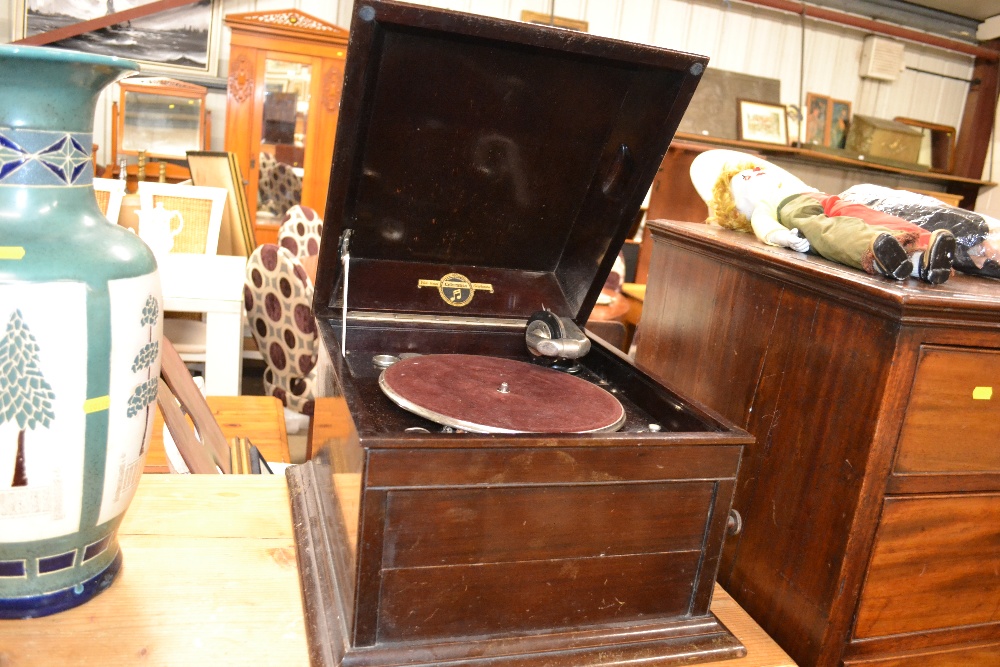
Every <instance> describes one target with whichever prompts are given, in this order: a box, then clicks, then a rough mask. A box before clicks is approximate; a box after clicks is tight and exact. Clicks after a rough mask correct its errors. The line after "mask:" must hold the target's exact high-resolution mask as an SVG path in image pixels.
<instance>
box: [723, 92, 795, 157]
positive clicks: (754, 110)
mask: <svg viewBox="0 0 1000 667" xmlns="http://www.w3.org/2000/svg"><path fill="white" fill-rule="evenodd" d="M737 106H738V107H739V112H740V114H739V123H738V124H737V128H736V129H737V131H738V137H739V139H740V140H741V141H759V142H762V143H765V144H781V145H783V146H787V145H788V117H787V116H786V115H785V114H786V111H785V107H784V106H782V105H780V104H769V103H767V102H755V101H753V100H737Z"/></svg>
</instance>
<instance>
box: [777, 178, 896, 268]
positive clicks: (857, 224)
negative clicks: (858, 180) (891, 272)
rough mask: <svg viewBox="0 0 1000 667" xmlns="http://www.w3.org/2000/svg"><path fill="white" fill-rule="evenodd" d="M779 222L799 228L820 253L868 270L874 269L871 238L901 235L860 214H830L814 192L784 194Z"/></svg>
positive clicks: (779, 209)
mask: <svg viewBox="0 0 1000 667" xmlns="http://www.w3.org/2000/svg"><path fill="white" fill-rule="evenodd" d="M820 196H822V195H820ZM778 222H780V223H781V224H782V225H783V226H785V227H787V228H788V229H798V230H799V232H800V233H801V234H802V236H804V237H805V238H806V239H808V241H809V244H810V245H811V246H812V250H813V251H814V252H816V253H817V254H819V255H821V256H823V257H825V258H827V259H829V260H831V261H834V262H838V263H840V264H845V265H847V266H852V267H854V268H856V269H862V270H863V271H867V272H868V273H875V270H874V267H873V266H872V253H871V247H872V241H874V240H875V239H876V238H877V237H878V236H879V235H880V234H885V233H889V234H892V235H893V236H898V234H897V232H896V231H895V230H892V229H889V228H888V227H883V226H880V225H870V224H868V223H866V222H865V221H864V220H861V219H860V218H854V217H849V216H833V217H830V216H827V215H826V214H825V213H824V212H823V205H822V203H820V201H819V200H818V199H817V196H816V194H813V193H802V194H798V195H792V196H791V197H787V198H785V199H784V200H783V201H782V202H781V203H780V204H778Z"/></svg>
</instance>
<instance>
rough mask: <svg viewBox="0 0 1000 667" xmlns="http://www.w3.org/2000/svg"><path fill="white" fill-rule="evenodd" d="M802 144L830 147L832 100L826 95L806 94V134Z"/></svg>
mask: <svg viewBox="0 0 1000 667" xmlns="http://www.w3.org/2000/svg"><path fill="white" fill-rule="evenodd" d="M844 136H845V137H846V136H847V135H846V133H845V135H844ZM802 142H803V143H805V144H813V145H814V146H829V145H830V98H829V97H827V96H826V95H817V94H816V93H807V94H806V134H805V136H804V137H803V138H802Z"/></svg>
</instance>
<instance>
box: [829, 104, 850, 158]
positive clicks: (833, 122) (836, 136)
mask: <svg viewBox="0 0 1000 667" xmlns="http://www.w3.org/2000/svg"><path fill="white" fill-rule="evenodd" d="M827 116H829V118H830V131H829V134H828V136H829V137H830V143H829V144H828V145H829V146H830V148H843V147H844V144H845V143H846V142H847V130H848V128H850V126H851V103H850V102H847V101H845V100H830V112H829V113H828V114H827Z"/></svg>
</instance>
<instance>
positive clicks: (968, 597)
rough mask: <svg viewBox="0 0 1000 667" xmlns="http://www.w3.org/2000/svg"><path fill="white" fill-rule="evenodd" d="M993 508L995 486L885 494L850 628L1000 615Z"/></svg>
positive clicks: (991, 619) (888, 630) (916, 628)
mask: <svg viewBox="0 0 1000 667" xmlns="http://www.w3.org/2000/svg"><path fill="white" fill-rule="evenodd" d="M998 516H1000V494H983V495H966V496H935V497H931V496H922V497H912V498H905V497H895V498H887V499H886V501H885V505H884V509H883V512H882V519H881V522H880V524H879V528H878V533H877V534H876V538H875V539H876V541H875V548H874V551H873V554H872V560H871V566H870V567H869V570H868V578H867V580H866V582H865V585H864V588H863V590H862V593H861V602H860V605H859V608H858V615H857V623H856V627H855V632H854V636H855V637H856V638H867V637H880V636H886V635H895V634H902V633H907V632H920V631H923V630H934V629H940V628H948V627H953V626H962V625H975V624H984V623H998V622H1000V556H998V553H1000V522H997V521H996V520H995V519H996V517H998ZM991 518H992V519H993V520H991Z"/></svg>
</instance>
